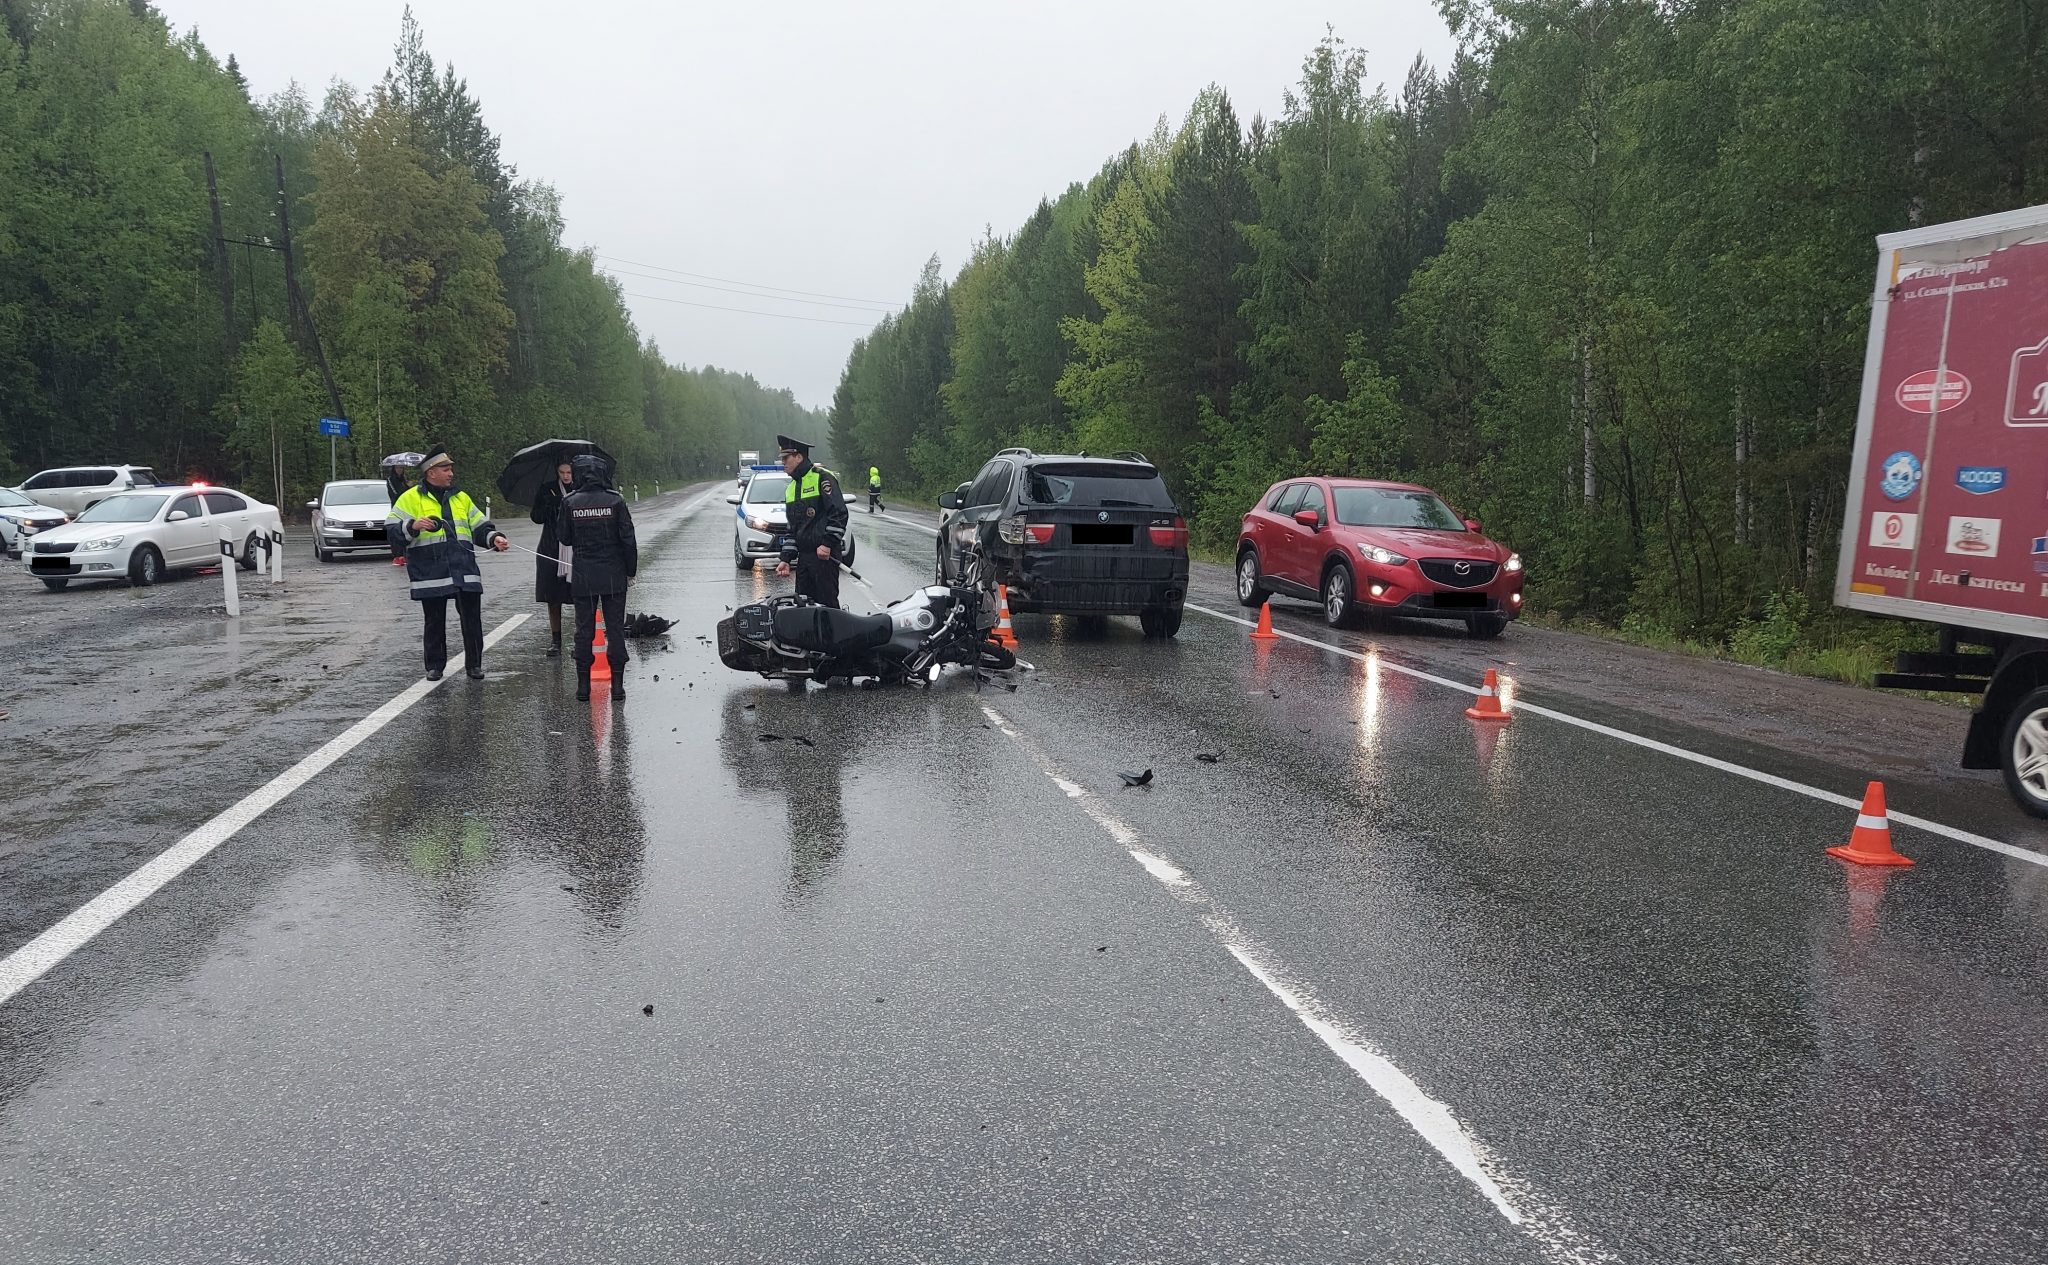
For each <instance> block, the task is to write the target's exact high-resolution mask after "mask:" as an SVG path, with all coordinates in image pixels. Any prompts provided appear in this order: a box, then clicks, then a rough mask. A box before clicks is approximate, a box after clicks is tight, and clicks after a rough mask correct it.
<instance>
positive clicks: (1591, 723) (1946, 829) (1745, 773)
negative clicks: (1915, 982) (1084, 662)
mask: <svg viewBox="0 0 2048 1265" xmlns="http://www.w3.org/2000/svg"><path fill="white" fill-rule="evenodd" d="M1187 608H1188V609H1189V610H1191V611H1200V612H1201V613H1202V614H1204V615H1210V616H1213V617H1215V618H1217V619H1221V620H1225V621H1227V622H1229V623H1233V624H1241V625H1243V626H1244V627H1246V628H1252V627H1255V626H1256V625H1255V624H1254V622H1253V621H1252V620H1249V619H1241V618H1239V617H1238V616H1236V615H1232V614H1230V613H1228V612H1226V611H1219V610H1211V609H1210V608H1209V607H1206V606H1197V605H1196V604H1195V603H1193V602H1189V603H1188V607H1187ZM1274 631H1275V632H1277V633H1279V635H1280V636H1282V637H1285V638H1286V639H1287V640H1289V641H1298V642H1300V643H1301V644H1302V645H1304V646H1314V647H1315V648H1316V649H1318V650H1322V651H1326V652H1327V653H1330V654H1335V655H1342V656H1344V657H1345V658H1347V659H1356V660H1357V661H1358V662H1360V663H1370V662H1374V661H1375V660H1377V662H1378V664H1379V666H1380V668H1382V669H1383V670H1385V671H1388V672H1398V673H1400V674H1401V675H1403V676H1410V677H1414V678H1415V679H1416V680H1418V681H1427V682H1429V683H1430V684H1431V685H1440V686H1442V687H1443V688H1445V689H1447V690H1456V691H1458V692H1459V693H1461V694H1472V695H1477V694H1478V693H1479V692H1480V687H1479V686H1477V685H1468V684H1466V683H1465V682H1463V681H1453V680H1450V679H1449V678H1447V677H1441V676H1436V675H1433V674H1431V673H1428V672H1423V671H1421V670H1419V669H1416V668H1410V667H1403V666H1402V665H1401V664H1398V663H1391V662H1388V661H1387V659H1386V656H1384V655H1379V656H1369V655H1363V654H1360V653H1359V652H1358V651H1356V650H1350V649H1346V648H1345V647H1343V646H1336V645H1331V644H1330V643H1329V642H1327V641H1322V640H1319V639H1317V638H1315V637H1304V636H1302V635H1301V634H1300V633H1292V632H1286V631H1284V630H1281V629H1275V630H1274ZM1509 710H1510V711H1512V712H1513V713H1514V714H1515V715H1518V716H1519V715H1522V714H1523V713H1528V714H1529V715H1533V716H1541V717H1543V718H1544V719H1546V720H1554V721H1557V722H1559V723H1561V724H1566V725H1573V726H1576V727H1578V728H1580V729H1584V730H1587V731H1588V732H1591V733H1596V734H1600V735H1602V736H1604V737H1608V738H1613V739H1616V740H1618V741H1620V742H1626V743H1630V744H1632V745H1634V746H1638V747H1642V748H1644V749H1645V750H1648V751H1656V752H1660V753H1661V754H1664V755H1668V756H1672V757H1675V758H1677V759H1680V760H1688V761H1691V762H1692V763H1694V764H1698V765H1703V766H1705V767H1707V768H1710V769H1718V770H1720V771H1721V772H1723V773H1733V774H1734V775H1735V776H1737V777H1744V778H1748V779H1749V780H1750V781H1752V782H1762V783H1763V784H1764V785H1766V786H1775V787H1777V788H1778V789H1779V790H1782V791H1791V792H1793V793H1794V794H1798V795H1804V796H1806V797H1807V798H1809V799H1817V800H1819V801H1821V802H1822V803H1824V804H1834V805H1837V806H1839V807H1842V808H1856V809H1860V808H1862V807H1863V801H1862V800H1860V799H1852V798H1851V797H1849V796H1847V795H1837V794H1835V793H1834V792H1833V791H1825V790H1822V789H1821V788H1820V787H1818V786H1808V785H1807V784H1806V783H1804V782H1795V781H1793V780H1792V779H1791V778H1788V777H1779V776H1778V775H1777V774H1775V773H1765V772H1763V771H1762V770H1761V769H1752V768H1750V767H1749V766H1748V765H1744V764H1736V763H1734V762H1733V761H1730V760H1722V759H1718V758H1716V757H1714V756H1710V755H1702V754H1700V753H1699V752H1697V751H1688V750H1687V749H1686V748H1684V747H1679V746H1673V745H1672V744H1671V743H1668V742H1659V741H1658V740H1657V739H1655V738H1646V737H1644V736H1643V735H1641V734H1632V733H1630V732H1628V731H1627V730H1626V729H1616V728H1614V727H1613V726H1611V725H1603V724H1601V723H1600V722H1598V721H1595V720H1586V719H1584V718H1582V717H1579V716H1574V715H1571V714H1570V713H1569V712H1561V711H1557V710H1555V709H1554V708H1549V707H1539V706H1538V705H1536V704H1535V703H1531V702H1527V701H1525V700H1523V699H1521V698H1519V697H1517V698H1516V700H1515V702H1514V705H1513V707H1512V708H1510V709H1509ZM1891 819H1892V820H1893V821H1895V822H1897V823H1899V824H1901V825H1906V826H1911V827H1913V828H1914V829H1916V830H1924V831H1926V832H1927V833H1928V834H1931V835H1938V836H1939V837H1941V838H1943V839H1950V840H1953V841H1955V842H1956V843H1967V844H1969V845H1970V846H1971V847H1973V848H1983V849H1985V850H1986V851H1989V852H1996V853H1998V854H1999V855H2000V856H2007V857H2011V858H2013V859H2014V860H2016V861H2025V862H2027V863H2028V864H2030V865H2039V866H2048V855H2044V854H2042V853H2039V852H2034V851H2031V850H2029V849H2027V848H2021V847H2016V846H2014V845H2013V844H2010V843H2004V842H2002V841H2000V840H1997V839H1992V838H1989V837H1987V836H1985V835H1980V834H1976V833H1974V832H1972V831H1968V830H1959V829H1957V828H1956V827H1954V826H1945V825H1943V824H1942V823H1940V822H1938V821H1929V820H1928V819H1927V818H1925V817H1915V816H1913V815H1912V814H1911V813H1901V812H1893V813H1892V814H1891Z"/></svg>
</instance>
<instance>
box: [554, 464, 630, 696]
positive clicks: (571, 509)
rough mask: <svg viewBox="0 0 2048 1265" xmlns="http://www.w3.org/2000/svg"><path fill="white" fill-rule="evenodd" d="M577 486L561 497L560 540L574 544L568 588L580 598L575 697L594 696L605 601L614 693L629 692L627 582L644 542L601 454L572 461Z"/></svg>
mask: <svg viewBox="0 0 2048 1265" xmlns="http://www.w3.org/2000/svg"><path fill="white" fill-rule="evenodd" d="M571 465H572V466H573V467H574V470H575V476H576V490H575V491H574V492H572V493H570V494H569V495H568V497H567V498H565V499H564V500H563V501H562V508H561V511H560V514H559V516H558V517H557V518H556V520H555V539H556V540H557V541H559V542H560V543H562V544H564V545H567V546H568V547H569V587H570V589H571V590H572V591H573V592H574V593H575V600H576V697H577V698H579V699H587V698H589V697H590V668H591V665H592V664H593V663H595V662H596V659H597V656H596V654H595V652H594V651H593V650H592V646H593V645H595V644H596V641H597V609H598V606H599V604H600V603H601V604H602V605H603V606H604V627H605V642H606V651H607V655H606V657H607V658H609V659H610V660H611V665H612V697H613V698H624V697H626V658H627V656H626V585H627V582H628V581H630V580H631V579H632V578H633V577H634V576H635V575H637V574H639V572H640V542H639V541H638V540H636V539H635V538H634V536H633V511H631V510H629V509H627V508H626V498H625V497H623V496H620V495H619V494H618V493H617V492H614V491H612V490H611V487H610V486H609V482H610V480H609V477H608V476H609V474H610V471H609V470H608V469H607V463H606V461H605V459H604V458H602V457H592V456H582V457H578V458H576V460H575V461H574V462H572V463H571Z"/></svg>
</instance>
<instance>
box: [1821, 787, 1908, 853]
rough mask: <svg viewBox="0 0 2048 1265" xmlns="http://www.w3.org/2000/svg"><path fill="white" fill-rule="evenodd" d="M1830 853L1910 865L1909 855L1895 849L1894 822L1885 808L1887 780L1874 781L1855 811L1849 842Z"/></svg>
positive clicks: (1865, 791)
mask: <svg viewBox="0 0 2048 1265" xmlns="http://www.w3.org/2000/svg"><path fill="white" fill-rule="evenodd" d="M1828 855H1829V856H1831V857H1840V858H1842V859H1843V860H1844V861H1852V862H1854V863H1855V864H1857V865H1911V864H1913V861H1912V859H1911V858H1910V857H1904V856H1900V855H1899V854H1898V852H1896V851H1894V850H1893V848H1892V823H1891V818H1890V817H1889V816H1888V815H1886V813H1885V808H1884V783H1883V782H1872V783H1871V784H1870V785H1869V787H1868V788H1866V789H1865V790H1864V792H1863V810H1862V811H1861V812H1859V813H1857V814H1856V828H1855V829H1854V830H1852V831H1850V832H1849V842H1848V843H1847V844H1845V845H1843V846H1841V847H1839V848H1829V849H1828Z"/></svg>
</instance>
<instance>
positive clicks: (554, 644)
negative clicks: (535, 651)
mask: <svg viewBox="0 0 2048 1265" xmlns="http://www.w3.org/2000/svg"><path fill="white" fill-rule="evenodd" d="M561 657H562V634H560V633H556V634H555V637H554V640H553V641H550V642H549V643H548V658H550V659H559V658H561Z"/></svg>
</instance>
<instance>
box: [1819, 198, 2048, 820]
mask: <svg viewBox="0 0 2048 1265" xmlns="http://www.w3.org/2000/svg"><path fill="white" fill-rule="evenodd" d="M1877 245H1878V260H1877V284H1876V287H1875V289H1874V290H1873V292H1872V295H1871V307H1870V343H1869V349H1868V351H1867V352H1866V354H1865V357H1864V362H1863V396H1862V402H1861V404H1860V406H1859V408H1858V411H1857V416H1856V445H1855V457H1854V464H1853V465H1852V466H1851V468H1850V471H1849V490H1848V503H1847V505H1848V509H1847V515H1846V517H1845V519H1844V521H1843V525H1842V548H1841V563H1840V566H1839V568H1838V570H1837V574H1836V578H1835V601H1836V603H1837V604H1838V605H1841V606H1845V607H1848V608H1849V609H1851V610H1859V611H1868V612H1870V613H1872V614H1878V615H1896V616H1904V617H1906V618H1910V619H1919V620H1925V621H1928V622H1930V623H1933V624H1936V625H1939V627H1940V629H1941V640H1940V648H1939V649H1938V650H1935V651H1931V652H1921V653H1912V654H1904V655H1901V656H1899V662H1898V663H1897V664H1896V665H1895V667H1896V670H1895V671H1893V672H1889V673H1883V674H1880V675H1879V676H1878V678H1877V684H1879V685H1881V686H1887V687H1890V688H1896V689H1913V690H1944V691H1952V692H1958V693H1970V694H1980V695H1981V696H1982V700H1981V702H1980V703H1979V705H1978V707H1977V710H1976V711H1975V712H1974V713H1972V715H1971V718H1970V727H1969V733H1968V736H1967V737H1966V738H1965V739H1964V742H1963V758H1962V763H1963V767H1965V768H1971V769H1990V768H1997V769H2002V770H2003V771H2004V773H2005V782H2006V786H2007V788H2008V789H2009V790H2010V791H2011V792H2012V795H2013V798H2014V799H2015V800H2016V801H2018V803H2019V805H2020V807H2021V808H2023V809H2025V810H2026V811H2027V812H2029V813H2032V814H2033V815H2034V816H2037V817H2048V206H2042V207H2031V208H2028V209H2026V210H2021V211H2011V212H2007V213H2005V214H2002V215H1988V216H1984V217H1982V218H1979V219H1972V220H1959V221H1957V222H1955V223H1951V224H1937V225H1933V226H1931V227H1928V228H1918V229H1913V230H1910V231H1908V232H1903V233H1890V234H1886V235H1884V236H1882V237H1879V238H1878V239H1877Z"/></svg>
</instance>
